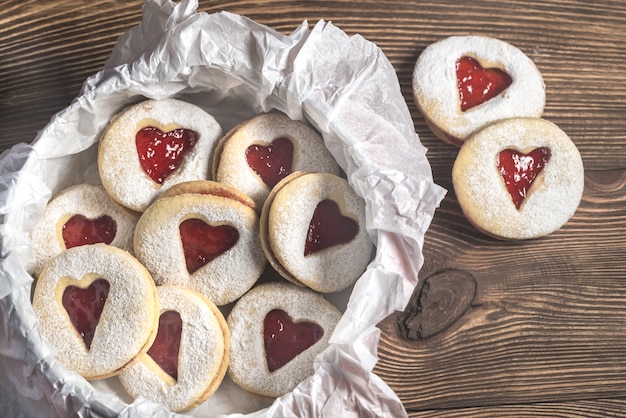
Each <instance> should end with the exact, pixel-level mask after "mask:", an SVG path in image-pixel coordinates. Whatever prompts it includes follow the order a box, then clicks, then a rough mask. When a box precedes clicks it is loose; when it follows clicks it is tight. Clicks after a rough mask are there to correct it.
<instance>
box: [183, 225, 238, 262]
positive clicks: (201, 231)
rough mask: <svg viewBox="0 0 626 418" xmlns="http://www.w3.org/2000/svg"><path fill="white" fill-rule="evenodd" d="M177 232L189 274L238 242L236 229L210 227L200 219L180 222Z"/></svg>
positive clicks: (227, 226) (219, 226)
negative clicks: (178, 231) (178, 232)
mask: <svg viewBox="0 0 626 418" xmlns="http://www.w3.org/2000/svg"><path fill="white" fill-rule="evenodd" d="M179 230H180V239H181V241H182V244H183V252H184V254H185V262H186V263H187V271H188V272H189V274H193V273H194V272H196V271H197V270H198V269H199V268H201V267H202V266H204V265H206V264H207V263H209V262H210V261H212V260H214V259H216V258H217V257H219V256H220V255H222V254H224V253H225V252H226V251H228V250H229V249H230V248H232V247H233V246H234V245H235V244H236V243H237V241H238V240H239V231H237V229H236V228H233V227H232V226H230V225H218V226H212V225H209V224H207V223H206V222H204V221H203V220H202V219H196V218H190V219H187V220H185V221H183V222H181V224H180V226H179Z"/></svg>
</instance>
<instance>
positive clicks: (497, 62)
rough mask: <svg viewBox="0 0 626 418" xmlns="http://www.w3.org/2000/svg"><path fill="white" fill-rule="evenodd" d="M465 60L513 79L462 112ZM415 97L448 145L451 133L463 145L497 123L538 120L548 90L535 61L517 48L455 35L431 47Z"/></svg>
mask: <svg viewBox="0 0 626 418" xmlns="http://www.w3.org/2000/svg"><path fill="white" fill-rule="evenodd" d="M463 56H470V57H472V58H475V59H477V60H478V61H479V62H480V63H481V65H483V66H484V67H496V68H500V69H502V70H504V71H505V72H506V73H507V74H509V75H510V76H511V79H512V83H511V85H510V86H509V87H508V88H507V89H506V90H504V91H503V92H502V93H500V94H499V95H498V96H496V97H494V98H492V99H490V100H488V101H486V102H485V103H482V104H481V105H479V106H476V107H474V108H472V109H470V110H468V111H466V112H462V111H461V109H460V106H459V102H460V99H459V90H458V85H457V78H456V61H457V60H458V59H459V58H460V57H463ZM413 93H414V97H415V102H416V105H417V107H418V109H419V110H420V112H421V113H422V114H423V115H424V117H425V118H426V119H428V120H429V123H430V124H432V125H433V126H434V127H436V128H438V129H436V132H435V133H436V134H437V135H438V136H439V137H441V139H443V140H444V141H449V139H447V138H446V137H445V135H446V134H447V135H450V136H452V137H455V138H458V139H460V140H464V139H465V138H467V137H468V136H469V135H471V134H472V133H473V132H475V131H476V130H478V129H479V128H481V127H484V126H486V125H488V124H489V123H492V122H494V121H497V120H501V119H506V118H512V117H539V116H541V115H542V113H543V108H544V106H545V86H544V83H543V78H542V76H541V73H540V72H539V70H538V69H537V67H536V66H535V64H534V62H533V61H532V60H531V59H530V58H529V57H527V56H526V55H525V54H524V53H523V52H522V51H521V50H520V49H518V48H516V47H514V46H513V45H511V44H508V43H506V42H504V41H501V40H499V39H495V38H489V37H484V36H452V37H449V38H446V39H443V40H441V41H439V42H436V43H434V44H432V45H430V46H428V47H427V48H426V49H425V50H424V51H423V52H422V53H421V54H420V56H419V58H418V60H417V62H416V64H415V69H414V72H413ZM439 130H441V131H442V132H439ZM434 131H435V130H434Z"/></svg>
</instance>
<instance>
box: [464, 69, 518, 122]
mask: <svg viewBox="0 0 626 418" xmlns="http://www.w3.org/2000/svg"><path fill="white" fill-rule="evenodd" d="M456 79H457V83H458V87H459V95H460V98H461V110H462V111H463V112H465V111H466V110H469V109H471V108H473V107H474V106H478V105H479V104H482V103H484V102H486V101H487V100H489V99H491V98H493V97H495V96H497V95H498V94H500V93H501V92H502V91H504V90H505V89H506V88H507V87H509V86H510V85H511V82H512V80H511V76H509V75H508V74H507V73H505V72H504V71H502V70H500V69H499V68H483V67H482V66H481V65H480V63H479V62H478V61H477V60H475V59H474V58H472V57H461V58H459V59H458V60H457V61H456Z"/></svg>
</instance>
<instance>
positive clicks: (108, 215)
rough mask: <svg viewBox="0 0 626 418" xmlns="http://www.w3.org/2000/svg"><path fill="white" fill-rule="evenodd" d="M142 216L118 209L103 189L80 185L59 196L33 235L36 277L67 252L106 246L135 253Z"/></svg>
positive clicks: (62, 192) (63, 191) (64, 191)
mask: <svg viewBox="0 0 626 418" xmlns="http://www.w3.org/2000/svg"><path fill="white" fill-rule="evenodd" d="M137 219H139V216H138V215H137V214H136V213H134V212H131V211H129V210H127V209H125V208H123V207H121V206H119V205H117V204H116V203H115V202H113V200H111V198H110V197H109V195H108V194H107V192H106V191H105V190H104V188H103V187H102V186H99V185H93V184H77V185H75V186H70V187H68V188H67V189H64V190H62V191H61V192H59V193H58V194H57V195H56V196H55V197H54V198H53V199H52V200H51V201H50V202H48V204H47V205H46V208H45V210H44V213H43V215H42V217H41V219H40V220H39V221H38V222H37V224H36V225H35V227H34V228H33V229H32V230H31V232H30V239H31V241H32V243H33V248H34V251H35V261H36V265H35V270H34V273H35V275H38V274H39V272H40V271H41V268H42V267H43V265H44V263H45V262H46V261H48V260H49V259H50V258H52V257H54V256H56V255H58V254H60V253H61V252H63V251H65V250H66V249H67V248H72V247H76V246H79V245H86V244H95V243H99V242H101V243H104V244H110V245H113V246H115V247H119V248H121V249H123V250H126V251H132V247H133V234H134V232H135V224H136V223H137Z"/></svg>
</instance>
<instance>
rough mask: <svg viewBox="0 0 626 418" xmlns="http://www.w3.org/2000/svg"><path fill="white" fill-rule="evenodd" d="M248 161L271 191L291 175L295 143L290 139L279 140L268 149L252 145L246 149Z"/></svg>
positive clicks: (274, 141)
mask: <svg viewBox="0 0 626 418" xmlns="http://www.w3.org/2000/svg"><path fill="white" fill-rule="evenodd" d="M246 161H247V162H248V165H249V166H250V168H252V170H254V172H255V173H257V175H258V176H259V177H261V180H263V183H265V184H266V185H267V187H269V188H270V189H271V188H272V187H274V186H275V185H276V183H278V182H279V181H280V180H282V179H283V178H285V177H287V176H288V175H289V174H291V165H292V163H293V143H292V142H291V141H290V140H289V139H288V138H277V139H275V140H273V141H272V142H271V143H270V144H269V145H268V146H267V147H265V146H263V145H250V146H249V147H248V148H247V149H246Z"/></svg>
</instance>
